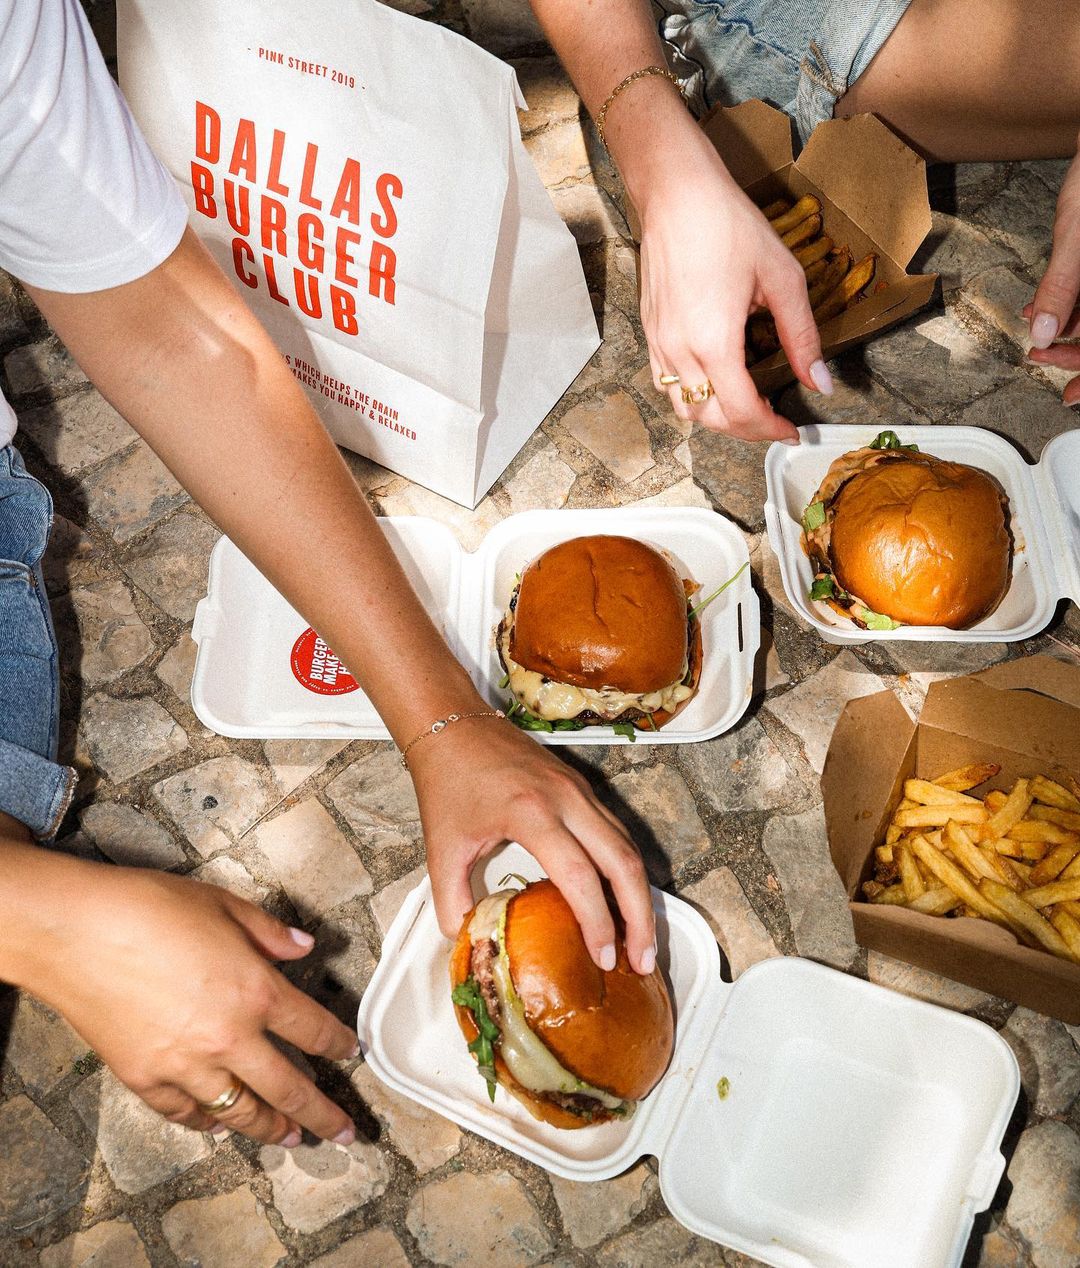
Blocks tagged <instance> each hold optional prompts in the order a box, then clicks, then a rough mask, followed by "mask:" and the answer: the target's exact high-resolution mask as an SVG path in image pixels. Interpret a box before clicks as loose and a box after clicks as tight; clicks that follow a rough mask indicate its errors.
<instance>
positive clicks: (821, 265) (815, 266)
mask: <svg viewBox="0 0 1080 1268" xmlns="http://www.w3.org/2000/svg"><path fill="white" fill-rule="evenodd" d="M828 267H829V261H828V260H826V259H824V258H822V259H820V260H815V261H814V262H813V263H812V264H808V265H807V266H806V268H805V269H803V272H804V273H805V274H806V285H807V286H812V285H813V284H814V283H815V282H816V281H817V280H818V278H819V277H821V275H822V274H823V273H824V272H825V270H826V269H827V268H828Z"/></svg>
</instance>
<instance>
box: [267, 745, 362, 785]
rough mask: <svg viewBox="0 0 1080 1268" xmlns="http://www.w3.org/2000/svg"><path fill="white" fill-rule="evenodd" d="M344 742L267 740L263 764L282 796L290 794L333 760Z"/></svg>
mask: <svg viewBox="0 0 1080 1268" xmlns="http://www.w3.org/2000/svg"><path fill="white" fill-rule="evenodd" d="M347 743H348V741H347V740H267V741H266V743H265V744H264V745H263V752H264V753H265V754H266V760H267V761H268V762H269V763H270V769H271V770H272V771H273V773H274V779H275V781H276V782H277V785H278V787H279V788H280V789H281V790H282V792H286V793H291V792H292V791H293V789H294V788H298V787H299V786H300V785H301V784H302V783H303V782H304V780H305V779H308V778H310V776H312V775H314V774H315V772H316V771H320V770H322V768H323V767H324V766H325V765H326V764H327V762H329V761H331V760H332V759H333V758H335V757H336V756H337V755H338V753H340V752H341V750H342V749H343V748H344V747H345V746H346V744H347Z"/></svg>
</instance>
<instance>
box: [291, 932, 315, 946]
mask: <svg viewBox="0 0 1080 1268" xmlns="http://www.w3.org/2000/svg"><path fill="white" fill-rule="evenodd" d="M289 937H290V938H292V940H293V942H295V943H296V945H297V946H298V947H307V948H308V950H310V949H311V948H312V947H313V946H314V945H315V939H314V938H313V937H312V936H311V934H310V933H307V932H305V930H303V929H295V928H292V929H290V930H289Z"/></svg>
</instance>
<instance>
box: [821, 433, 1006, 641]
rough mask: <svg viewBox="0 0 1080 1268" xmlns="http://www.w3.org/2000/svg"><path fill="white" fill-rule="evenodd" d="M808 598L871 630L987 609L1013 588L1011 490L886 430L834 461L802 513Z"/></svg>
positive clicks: (975, 616)
mask: <svg viewBox="0 0 1080 1268" xmlns="http://www.w3.org/2000/svg"><path fill="white" fill-rule="evenodd" d="M802 527H803V544H804V546H805V549H806V552H807V554H808V555H809V557H810V560H811V562H812V564H813V566H814V570H815V571H814V582H813V585H812V587H811V590H810V598H811V599H814V600H823V601H825V602H826V603H828V604H829V605H830V606H831V607H832V608H833V609H835V610H836V611H837V612H839V613H840V614H841V615H843V616H847V617H850V618H851V619H852V620H853V621H854V622H855V624H856V625H859V626H861V627H862V628H864V629H871V630H891V629H897V628H898V627H899V626H901V625H943V626H946V627H947V628H949V629H954V630H963V629H967V628H968V627H969V626H971V625H974V624H975V622H976V621H981V620H982V619H983V618H984V617H986V616H989V614H990V613H991V612H993V610H994V609H995V608H996V607H997V605H998V604H999V603H1000V602H1001V600H1002V598H1003V597H1004V595H1005V592H1006V591H1007V590H1008V588H1009V581H1010V577H1011V572H1012V549H1013V544H1012V536H1011V533H1010V530H1009V500H1008V498H1007V496H1006V495H1005V493H1004V491H1003V490H1002V488H1001V486H1000V485H999V484H998V482H997V481H996V480H995V479H994V478H993V477H992V476H990V475H988V474H987V473H986V472H985V471H980V470H979V468H978V467H969V466H967V465H965V464H964V463H962V462H946V461H945V460H944V459H942V458H935V457H933V456H932V455H930V454H926V453H920V452H919V450H918V447H917V446H915V445H902V444H901V443H900V441H899V438H898V437H897V436H896V433H895V432H891V431H885V432H882V433H881V434H880V435H879V436H878V437H877V438H876V439H875V440H874V441H873V442H872V443H871V444H870V445H868V446H867V447H866V448H864V449H854V450H852V451H851V452H850V453H846V454H844V455H843V456H842V457H840V458H837V460H836V461H835V462H834V463H833V464H832V465H831V466H830V467H829V470H828V472H827V473H826V475H825V479H824V480H823V481H822V483H821V487H820V488H819V489H818V491H817V492H816V493H815V494H814V497H813V499H812V500H811V502H810V505H809V506H808V507H807V508H806V510H805V512H804V513H803V519H802Z"/></svg>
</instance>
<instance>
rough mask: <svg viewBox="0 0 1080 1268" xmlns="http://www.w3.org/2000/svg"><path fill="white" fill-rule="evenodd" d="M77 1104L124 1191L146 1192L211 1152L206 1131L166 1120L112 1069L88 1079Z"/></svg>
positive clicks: (81, 1086)
mask: <svg viewBox="0 0 1080 1268" xmlns="http://www.w3.org/2000/svg"><path fill="white" fill-rule="evenodd" d="M71 1103H72V1105H73V1106H74V1107H75V1112H76V1113H77V1114H78V1115H79V1117H80V1118H81V1119H82V1121H83V1123H85V1125H86V1130H87V1131H88V1132H89V1133H90V1134H91V1135H92V1136H94V1137H96V1138H97V1146H98V1152H99V1153H100V1154H101V1157H102V1158H103V1159H104V1161H105V1166H106V1168H107V1169H108V1172H109V1175H110V1176H111V1177H112V1180H113V1183H114V1184H115V1185H116V1187H117V1188H118V1189H119V1190H120V1191H121V1192H123V1193H145V1192H146V1190H147V1189H150V1188H153V1186H154V1185H156V1184H163V1183H164V1182H165V1181H166V1180H172V1179H175V1177H177V1176H179V1175H183V1173H184V1172H185V1171H188V1170H189V1169H190V1168H191V1167H193V1166H194V1165H195V1164H196V1163H197V1162H201V1161H202V1160H203V1159H204V1158H208V1157H209V1156H210V1146H209V1144H207V1138H206V1137H205V1136H204V1135H202V1134H201V1133H200V1132H193V1131H189V1130H188V1128H186V1127H181V1126H179V1125H178V1124H176V1123H169V1122H166V1120H165V1119H164V1118H162V1117H161V1115H160V1114H157V1113H155V1112H154V1110H152V1109H151V1108H150V1106H149V1105H147V1104H146V1103H145V1101H141V1100H140V1099H139V1098H138V1097H137V1096H136V1095H135V1093H134V1092H132V1091H131V1090H130V1089H128V1088H126V1087H125V1086H124V1085H123V1084H122V1083H121V1082H120V1081H119V1080H118V1079H117V1078H116V1077H115V1076H114V1075H113V1074H112V1072H111V1071H110V1070H108V1069H104V1068H103V1069H100V1070H97V1071H95V1073H93V1074H91V1075H90V1076H89V1077H88V1078H86V1079H84V1080H83V1082H82V1083H80V1084H79V1086H78V1087H77V1088H76V1089H75V1090H74V1092H72V1094H71Z"/></svg>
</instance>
